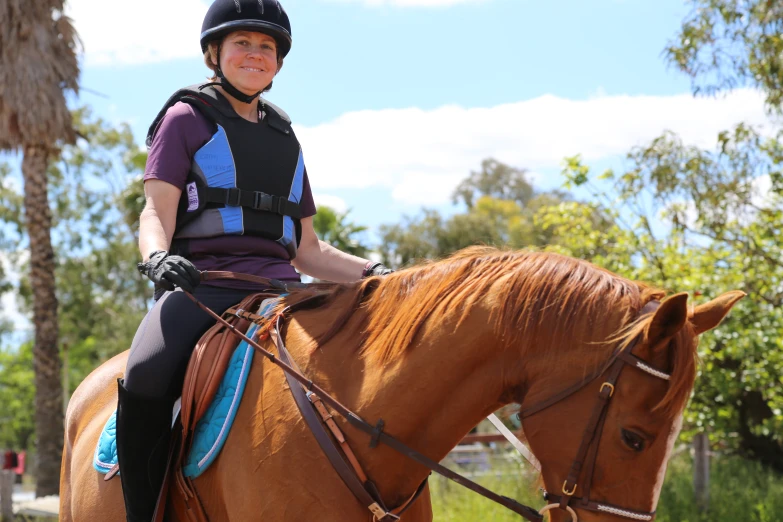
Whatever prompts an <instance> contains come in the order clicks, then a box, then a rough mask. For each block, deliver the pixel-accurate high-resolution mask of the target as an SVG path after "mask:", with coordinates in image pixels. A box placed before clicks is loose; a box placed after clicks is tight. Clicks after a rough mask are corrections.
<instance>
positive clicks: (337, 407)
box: [184, 272, 669, 522]
mask: <svg viewBox="0 0 783 522" xmlns="http://www.w3.org/2000/svg"><path fill="white" fill-rule="evenodd" d="M215 279H233V280H241V281H249V282H254V283H261V284H266V285H269V286H270V287H271V288H274V289H277V290H283V291H288V290H289V289H292V288H316V289H328V288H333V286H334V284H329V283H327V284H324V283H319V284H314V285H313V284H304V283H297V282H294V283H291V282H285V281H279V280H274V279H267V278H263V277H258V276H252V275H247V274H238V273H232V272H202V280H204V281H209V280H215ZM184 294H185V295H187V296H188V298H189V299H190V300H191V301H193V302H194V303H195V304H196V305H197V306H198V307H199V308H201V309H202V310H204V311H205V312H206V313H207V314H209V315H210V316H211V317H212V318H213V319H215V320H216V321H217V322H219V323H221V324H222V325H223V326H225V327H227V328H228V329H229V331H230V332H231V333H232V334H234V335H235V336H237V337H239V338H240V339H242V340H244V341H245V342H247V343H248V344H249V345H250V346H252V347H253V348H254V349H255V350H256V351H258V352H259V353H260V354H261V355H263V356H264V357H266V358H267V359H268V360H269V361H270V362H271V363H273V364H275V365H276V366H278V367H280V368H281V369H282V370H283V371H284V372H285V374H286V379H287V380H288V382H289V388H291V390H292V393H293V394H294V398H295V400H296V402H297V406H298V407H299V410H300V412H302V414H303V416H305V420H306V421H308V424H309V425H310V426H311V429H312V428H313V424H312V420H308V419H307V417H308V415H306V414H305V411H306V410H305V409H304V408H303V404H300V403H301V402H302V401H301V399H299V398H298V396H297V393H295V392H294V389H295V387H294V386H293V384H294V383H298V384H299V385H301V387H302V388H304V389H305V390H307V399H310V402H312V403H313V404H315V401H314V400H313V396H315V397H316V399H320V402H323V403H324V404H326V405H328V406H329V407H331V408H332V409H333V410H334V411H336V412H337V413H338V414H340V415H341V416H342V417H343V418H345V420H346V421H347V422H348V423H349V424H350V425H351V426H353V427H354V428H356V429H358V430H360V431H362V432H364V433H366V434H367V435H369V436H370V446H371V447H375V446H376V445H377V444H378V443H383V444H385V445H386V446H389V447H390V448H392V449H394V450H395V451H397V452H398V453H401V454H402V455H404V456H406V457H408V458H410V459H411V460H413V461H415V462H418V463H419V464H421V465H423V466H425V467H427V468H429V469H430V470H432V471H434V472H436V473H438V474H439V475H442V476H444V477H446V478H448V479H450V480H452V481H454V482H456V483H458V484H460V485H461V486H463V487H466V488H468V489H470V490H471V491H474V492H476V493H478V494H479V495H481V496H483V497H485V498H487V499H489V500H492V501H493V502H496V503H498V504H500V505H502V506H504V507H505V508H507V509H509V510H511V511H513V512H514V513H517V514H518V515H521V516H522V517H524V518H526V519H527V520H530V521H531V522H541V521H542V520H543V516H544V513H546V512H547V511H550V510H552V509H557V508H559V509H563V510H566V511H568V513H569V514H570V515H571V518H572V522H577V515H576V512H575V511H574V509H573V508H572V507H571V506H570V504H571V502H572V501H574V507H576V508H578V509H584V510H587V511H593V512H598V513H604V514H612V515H617V516H621V517H625V518H629V519H633V520H643V521H651V520H653V519H654V518H655V512H640V511H634V510H630V509H627V508H623V507H620V506H616V505H613V504H607V503H599V502H594V501H591V500H590V498H589V496H590V485H591V483H592V476H593V470H594V466H595V461H596V457H597V451H598V440H599V439H600V435H601V434H602V433H603V426H604V420H605V419H606V412H607V409H608V406H609V402H610V400H611V398H612V396H613V395H614V390H615V385H616V382H617V379H618V378H619V376H620V373H621V372H622V370H623V369H624V368H625V365H629V366H633V367H636V368H638V369H640V370H642V371H644V372H646V373H648V374H650V375H652V376H654V377H657V378H659V379H664V380H668V379H669V375H668V374H666V373H664V372H662V371H660V370H657V369H655V368H653V367H652V366H650V365H649V364H647V363H646V362H645V361H643V360H642V359H640V358H638V357H636V356H634V355H633V354H632V353H631V352H632V351H633V349H634V348H635V346H636V345H637V344H638V341H639V337H637V338H636V339H634V340H633V341H632V342H631V344H630V345H629V346H628V347H627V348H626V349H624V350H618V351H615V352H614V353H613V354H612V356H611V357H610V359H609V361H608V362H607V363H606V364H605V365H604V366H603V367H602V368H601V369H600V370H599V371H596V372H595V373H593V374H592V375H590V376H588V377H587V378H586V379H585V380H583V381H582V382H580V383H577V384H575V385H573V386H570V387H568V388H566V389H565V390H563V391H561V392H559V393H557V394H555V395H554V396H553V397H551V398H549V399H546V400H544V401H542V402H540V403H537V404H535V405H533V406H530V407H527V408H524V409H523V410H521V411H520V413H519V416H520V419H522V418H525V417H529V416H531V415H533V414H535V413H538V412H540V411H542V410H544V409H546V408H548V407H550V406H552V405H554V404H556V403H558V402H560V401H561V400H563V399H565V398H566V397H569V396H571V395H573V394H574V393H576V392H578V391H579V390H581V389H583V388H584V387H586V386H587V385H588V384H590V383H591V382H593V381H595V380H596V379H598V378H599V377H600V376H601V375H603V374H604V373H607V371H608V376H607V379H606V381H604V382H603V383H602V384H601V387H600V390H599V393H598V402H597V403H596V406H595V408H594V409H593V413H592V415H591V417H590V420H589V422H588V425H587V427H586V429H585V432H584V436H583V438H582V443H581V444H580V447H579V450H578V452H577V456H576V458H575V459H574V462H573V464H572V466H571V470H570V472H569V474H568V478H567V479H566V481H565V482H564V483H563V487H562V495H560V496H558V495H552V494H550V493H548V492H544V498H545V499H546V500H547V501H550V502H551V503H550V504H549V505H547V506H545V507H544V508H542V509H541V510H540V511H538V510H536V509H534V508H532V507H530V506H526V505H524V504H521V503H519V502H517V501H516V500H514V499H512V498H509V497H506V496H503V495H499V494H497V493H494V492H493V491H490V490H488V489H487V488H485V487H483V486H481V485H479V484H477V483H475V482H473V481H471V480H470V479H468V478H466V477H464V476H463V475H460V474H458V473H456V472H454V471H452V470H450V469H448V468H446V467H445V466H442V465H441V464H439V463H438V462H435V461H433V460H432V459H430V458H428V457H426V456H425V455H422V454H421V453H419V452H417V451H415V450H413V449H412V448H410V447H408V446H406V445H405V444H404V443H402V442H400V441H399V440H397V439H395V438H394V437H392V436H391V435H388V434H387V433H385V432H384V431H383V425H384V423H383V420H382V419H380V420H379V421H378V423H377V424H375V425H372V424H370V423H368V422H367V421H365V420H364V419H362V418H361V417H360V416H359V415H357V414H356V413H354V412H353V411H351V410H350V409H348V408H347V407H346V406H344V405H343V404H342V403H340V402H339V401H338V400H337V399H335V398H334V397H332V396H331V395H329V394H328V393H327V392H326V391H325V390H324V389H323V388H321V387H320V386H318V385H317V384H315V383H314V382H313V381H312V380H310V379H308V378H307V377H306V376H304V375H303V374H302V373H301V372H300V371H299V370H298V368H295V363H294V362H293V360H292V359H291V358H290V356H289V354H288V351H287V349H286V347H285V343H284V341H283V335H282V331H283V328H284V324H283V319H284V316H285V315H286V314H290V313H291V312H294V311H296V310H299V309H302V308H304V305H305V304H309V303H312V302H314V301H317V300H322V299H323V298H324V294H323V293H318V294H315V295H313V296H310V297H307V298H305V299H303V300H301V301H299V302H297V303H294V304H292V305H289V306H286V307H285V308H283V310H281V311H280V312H279V313H278V314H277V316H276V318H275V321H274V326H268V333H269V334H270V336H271V337H272V340H273V342H274V344H275V345H276V347H277V348H278V350H279V351H280V357H278V356H275V355H274V354H273V353H271V352H269V351H267V350H266V349H264V348H263V347H262V346H261V345H259V344H258V343H257V342H255V341H254V340H253V339H251V338H249V337H248V336H247V335H245V334H244V333H243V332H241V331H239V330H237V329H236V328H235V327H234V326H233V325H231V324H230V323H228V322H227V321H225V320H224V319H223V318H222V317H220V316H219V315H218V314H216V313H215V312H214V311H212V310H211V309H210V308H208V307H207V306H206V305H204V304H203V303H201V302H200V301H199V300H198V299H196V298H195V297H194V296H193V295H192V294H190V293H189V292H184ZM658 306H659V303H657V302H651V303H647V305H645V306H644V307H643V308H642V310H641V311H640V312H639V314H638V315H639V317H641V316H643V315H645V314H647V313H652V312H654V311H655V309H656V308H657V307H658ZM240 313H241V314H242V317H245V318H247V319H250V320H251V321H254V322H259V321H260V320H261V319H263V318H261V317H259V316H256V315H255V314H252V313H248V312H247V311H245V310H238V311H237V312H236V314H237V315H239V314H240ZM300 391H301V390H300ZM308 408H309V411H310V413H312V412H313V410H312V408H311V407H309V405H308ZM326 417H329V418H330V416H328V415H327V416H326ZM326 417H324V421H326ZM318 424H319V426H320V429H321V430H322V431H324V430H323V426H322V425H320V423H318ZM330 428H331V426H330ZM314 434H315V435H316V439H317V440H318V442H319V445H321V447H322V449H324V452H325V453H326V455H327V457H328V458H329V460H330V461H331V462H332V464H333V465H335V467H336V469H337V471H338V473H339V474H340V476H341V478H342V479H343V481H344V482H345V483H346V485H347V486H348V487H349V489H351V491H352V492H353V493H354V495H355V496H356V497H357V498H358V499H359V500H360V501H361V502H362V503H363V504H364V505H365V506H366V507H367V508H368V509H369V510H370V512H371V513H372V515H373V517H374V520H377V521H378V522H391V521H393V520H399V514H400V513H401V512H402V511H404V510H405V509H407V507H408V506H410V505H411V504H412V502H413V500H415V499H416V498H417V496H418V494H419V493H420V492H421V491H423V489H424V486H425V485H426V480H425V481H424V482H423V483H422V484H421V485H420V486H419V487H418V488H417V490H416V492H414V494H413V495H412V496H411V497H410V498H409V499H408V501H407V502H406V503H405V504H403V506H401V507H400V508H398V509H395V510H392V511H389V510H388V509H386V508H385V504H384V503H383V501H382V499H381V498H380V495H379V494H378V491H377V489H376V488H375V486H374V485H373V484H372V482H371V481H369V480H367V481H365V482H363V483H362V482H361V481H360V480H359V478H358V477H356V476H353V480H351V479H349V478H347V477H346V476H344V474H343V473H342V472H340V469H339V468H338V466H339V464H336V463H335V459H334V458H333V455H332V456H330V453H331V452H330V451H329V450H327V449H325V447H324V444H323V437H319V435H318V433H316V432H315V431H314ZM596 435H597V437H596ZM327 437H328V436H327ZM330 441H331V440H330ZM340 442H341V443H342V441H340ZM593 442H595V443H594V444H593ZM520 444H521V443H520ZM515 446H516V445H515ZM332 447H333V448H334V444H333V443H332ZM520 451H521V450H520ZM523 454H524V452H523ZM585 459H588V460H587V464H588V465H587V467H586V470H587V473H586V482H585V486H583V488H582V489H583V491H584V495H583V496H582V497H581V498H579V497H574V493H575V492H576V489H577V480H579V477H580V475H581V471H582V469H583V464H584V462H585ZM340 461H341V462H342V465H343V467H345V466H346V464H345V462H344V461H343V460H342V459H340ZM364 478H366V477H364ZM356 482H359V483H361V485H362V488H361V489H362V490H363V492H362V491H360V490H359V488H357V487H356V486H355V483H356ZM569 484H571V486H569ZM370 500H371V501H372V502H370V503H369V504H368V502H369V501H370ZM395 512H396V513H395Z"/></svg>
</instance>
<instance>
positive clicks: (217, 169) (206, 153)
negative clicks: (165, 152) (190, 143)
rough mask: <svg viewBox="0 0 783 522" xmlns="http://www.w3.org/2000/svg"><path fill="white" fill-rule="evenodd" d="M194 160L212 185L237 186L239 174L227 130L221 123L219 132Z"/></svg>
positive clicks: (197, 152)
mask: <svg viewBox="0 0 783 522" xmlns="http://www.w3.org/2000/svg"><path fill="white" fill-rule="evenodd" d="M193 161H194V162H195V163H196V164H197V165H198V166H199V168H201V171H202V172H203V173H204V176H205V177H206V178H207V185H208V186H210V187H219V188H229V187H236V183H237V174H236V167H235V166H234V157H233V156H232V154H231V146H230V145H229V144H228V136H226V131H225V130H224V129H223V127H221V126H220V125H218V126H217V132H216V133H215V134H214V135H213V136H212V139H210V140H209V141H208V142H207V143H205V144H204V146H203V147H201V148H200V149H199V150H198V151H196V154H195V155H194V156H193Z"/></svg>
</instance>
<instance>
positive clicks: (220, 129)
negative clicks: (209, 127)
mask: <svg viewBox="0 0 783 522" xmlns="http://www.w3.org/2000/svg"><path fill="white" fill-rule="evenodd" d="M179 101H181V102H184V103H188V104H190V105H192V106H193V107H195V108H196V109H197V110H198V111H199V112H200V113H201V114H203V115H204V116H205V117H206V118H207V120H208V121H210V122H211V123H212V124H213V128H214V134H213V135H212V138H211V139H210V140H209V141H208V142H207V143H206V144H204V145H203V146H202V147H201V148H200V149H199V150H198V151H197V152H196V153H195V154H194V155H193V161H192V164H191V168H190V172H189V174H188V179H187V181H186V184H185V189H184V190H183V191H182V197H181V198H180V202H179V208H178V209H177V224H176V228H175V231H174V240H173V241H172V247H171V251H172V252H176V253H177V254H180V255H185V256H187V255H188V253H189V248H188V242H189V240H190V239H195V238H210V237H217V236H223V235H242V234H251V235H256V236H261V237H264V238H266V239H271V240H273V241H276V242H278V243H279V244H281V245H282V246H283V247H284V248H285V249H286V251H287V252H288V254H289V256H290V259H293V258H294V257H296V247H297V244H298V242H299V239H300V238H301V225H300V221H299V220H300V219H301V217H302V214H301V209H300V207H299V203H300V202H301V199H302V190H303V184H304V173H305V167H304V159H303V157H302V148H301V146H300V144H299V141H298V140H297V139H296V136H295V135H294V131H293V129H292V128H291V120H290V119H289V118H288V116H287V115H286V114H285V113H284V112H283V111H281V110H280V109H278V108H277V107H274V106H273V105H272V104H270V103H269V102H268V101H266V100H264V99H259V103H260V104H261V109H262V110H263V111H264V113H265V117H264V118H263V120H260V121H259V122H258V123H253V122H250V121H247V120H245V119H244V118H242V117H241V116H239V115H238V114H237V113H236V111H234V109H233V107H231V104H229V102H228V101H227V100H226V99H225V98H224V97H223V96H222V95H221V94H220V93H219V92H218V91H217V90H216V89H215V88H214V87H213V86H210V85H209V84H205V85H193V86H190V87H186V88H184V89H180V90H178V91H177V92H175V93H174V94H173V95H172V96H171V98H169V100H168V101H167V102H166V105H165V106H164V107H163V109H161V111H160V112H159V113H158V116H157V117H156V118H155V121H154V122H153V123H152V125H151V126H150V130H149V132H148V134H147V146H150V145H151V143H152V137H153V135H154V132H155V129H156V128H157V126H158V124H159V122H160V120H161V119H162V118H163V116H164V115H165V114H166V111H167V110H168V109H169V107H171V106H172V105H174V104H175V103H177V102H179Z"/></svg>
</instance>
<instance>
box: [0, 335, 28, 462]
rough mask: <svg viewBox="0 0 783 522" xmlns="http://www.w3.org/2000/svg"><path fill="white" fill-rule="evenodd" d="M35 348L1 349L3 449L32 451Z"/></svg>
mask: <svg viewBox="0 0 783 522" xmlns="http://www.w3.org/2000/svg"><path fill="white" fill-rule="evenodd" d="M34 382H35V376H34V374H33V345H32V343H29V342H27V343H24V344H22V346H20V347H18V348H15V349H13V350H12V349H10V348H0V447H3V448H14V449H16V450H17V451H18V450H21V449H25V450H26V449H29V448H30V446H31V442H32V436H33V434H34V433H35V419H34V415H33V413H34V411H33V409H32V408H30V404H32V403H33V401H34V400H35V386H34V385H33V383H34Z"/></svg>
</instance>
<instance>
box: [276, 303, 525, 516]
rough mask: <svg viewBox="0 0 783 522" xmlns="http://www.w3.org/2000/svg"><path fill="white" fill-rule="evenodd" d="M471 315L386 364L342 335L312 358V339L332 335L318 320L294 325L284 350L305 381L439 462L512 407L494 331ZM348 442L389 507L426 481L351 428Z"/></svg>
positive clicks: (440, 327)
mask: <svg viewBox="0 0 783 522" xmlns="http://www.w3.org/2000/svg"><path fill="white" fill-rule="evenodd" d="M474 308H475V310H472V311H471V313H470V314H469V315H468V317H467V319H466V320H464V321H463V322H462V323H461V324H460V325H459V327H457V328H456V329H455V326H456V318H451V319H447V320H445V321H442V322H439V323H438V324H427V325H425V327H424V328H423V330H422V332H421V333H420V335H418V336H417V340H416V342H415V343H414V346H410V347H408V348H407V349H406V350H405V352H404V353H403V355H401V356H400V357H399V358H398V359H397V360H393V361H390V362H387V363H384V364H382V363H380V362H379V361H376V360H374V359H373V357H372V354H365V355H364V356H360V353H359V351H358V346H357V342H358V340H357V339H352V338H349V337H348V336H347V335H341V334H338V335H337V336H336V337H335V338H334V339H333V340H331V341H329V342H328V343H326V344H325V345H324V346H322V347H320V348H319V349H318V351H317V352H316V353H315V354H313V355H311V354H310V353H309V352H308V349H307V348H306V347H305V345H306V344H307V341H308V339H309V338H310V336H311V335H313V333H314V332H313V331H315V334H316V335H317V332H318V330H320V329H322V328H326V327H328V325H324V324H323V323H322V322H319V321H318V317H317V315H318V314H317V313H315V314H314V315H310V314H312V312H311V313H305V314H303V315H302V316H301V318H297V321H295V323H294V324H292V325H291V326H292V327H291V329H290V334H289V336H288V337H289V340H288V343H287V344H288V346H289V348H290V349H291V351H292V355H293V356H294V357H295V358H296V359H297V360H298V361H300V362H301V364H302V366H303V370H304V371H305V372H306V373H307V374H308V376H309V377H310V378H312V379H313V380H314V381H315V382H318V383H319V384H321V385H322V386H324V387H325V388H327V389H328V390H330V391H331V392H332V393H333V394H334V395H335V397H337V398H338V400H340V401H341V402H343V404H345V405H346V406H348V407H349V408H351V409H353V410H354V411H355V412H356V413H358V414H359V415H360V416H361V417H362V418H364V419H365V420H366V421H368V422H370V423H372V424H375V423H376V422H377V420H378V419H379V418H382V419H383V420H384V422H385V426H386V432H387V433H389V434H390V435H393V436H394V437H396V438H398V439H400V440H402V441H404V442H405V443H406V444H408V445H409V446H410V447H412V448H414V449H416V450H418V451H420V452H421V453H423V454H425V455H427V456H428V457H430V458H432V459H434V460H436V461H437V460H440V459H442V458H443V457H444V456H445V455H446V454H447V453H448V452H449V450H451V448H453V447H454V446H455V445H456V444H457V443H458V442H459V440H460V439H461V438H462V436H463V435H464V434H466V433H467V432H468V431H470V429H471V428H472V427H473V426H475V425H476V424H477V423H478V422H479V421H480V420H481V419H482V418H484V417H486V415H488V414H489V413H491V412H492V411H495V410H496V409H497V408H499V407H500V406H502V405H503V404H506V403H508V402H511V398H510V397H504V396H503V392H504V390H505V389H506V384H507V383H506V382H505V380H504V379H505V377H507V372H508V370H509V365H508V362H507V361H506V360H505V359H507V358H508V357H509V355H508V354H507V353H506V351H505V350H503V349H502V347H501V346H500V344H499V341H498V339H497V338H496V335H495V333H494V332H493V331H492V328H491V327H490V320H489V318H490V317H489V310H488V309H486V308H482V307H481V306H479V305H477V306H475V307H474ZM308 316H309V317H308ZM346 434H347V435H348V437H349V439H350V440H351V441H352V447H353V449H354V451H355V452H356V453H357V455H358V457H359V461H360V462H361V463H362V465H363V466H364V468H365V471H366V472H367V473H368V475H369V476H370V477H371V478H372V480H374V481H375V482H376V484H377V486H378V487H379V489H380V491H381V493H382V495H383V498H384V499H385V500H386V502H387V503H389V505H395V503H399V502H401V501H402V500H404V497H406V496H407V495H409V494H411V493H412V492H413V490H414V489H415V488H416V486H417V485H418V484H419V483H420V482H421V481H422V480H424V478H425V477H426V476H427V474H428V470H425V469H424V468H422V467H421V466H419V465H416V464H414V463H413V461H411V460H409V459H407V458H405V457H402V456H400V455H399V454H397V453H395V452H394V451H392V450H390V449H388V448H377V449H375V450H370V449H369V448H368V444H367V443H368V439H367V436H366V435H364V434H360V433H358V432H356V431H355V430H353V429H352V428H350V427H346Z"/></svg>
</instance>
